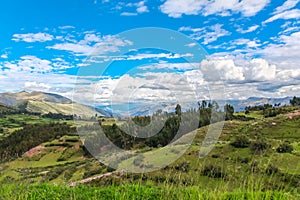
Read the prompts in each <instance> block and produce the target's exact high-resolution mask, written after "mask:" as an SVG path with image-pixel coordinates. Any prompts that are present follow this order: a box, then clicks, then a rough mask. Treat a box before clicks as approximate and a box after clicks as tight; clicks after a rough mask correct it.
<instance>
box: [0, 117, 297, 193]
mask: <svg viewBox="0 0 300 200" xmlns="http://www.w3.org/2000/svg"><path fill="white" fill-rule="evenodd" d="M240 115H241V114H240ZM250 115H252V116H253V117H255V119H254V120H251V121H248V122H241V121H232V122H226V123H225V126H224V129H223V132H222V135H221V137H220V139H219V141H218V143H217V144H216V146H215V148H214V149H213V151H212V152H210V154H209V155H208V156H206V157H205V158H204V159H199V157H198V154H199V150H200V145H201V143H202V141H203V138H204V136H205V134H206V130H207V127H203V128H200V129H199V130H198V131H197V135H196V138H195V140H194V142H193V145H192V146H191V147H190V148H189V149H188V151H187V152H186V153H185V154H184V156H182V157H181V158H179V159H178V160H177V161H176V162H174V163H173V164H171V165H170V166H169V167H167V168H165V169H162V170H159V171H155V172H151V173H147V174H144V175H138V176H132V175H128V176H125V177H114V178H113V180H110V181H108V180H99V181H95V182H94V183H91V184H92V185H107V184H108V183H111V181H113V183H114V184H116V185H119V184H120V183H135V184H138V185H137V186H132V187H133V188H134V187H139V188H140V190H141V193H143V192H145V193H147V194H151V192H150V190H157V188H156V187H155V188H153V187H150V189H149V190H148V188H147V187H146V186H143V185H145V184H146V185H147V184H154V185H156V186H159V187H174V186H172V185H174V184H175V185H177V186H175V187H179V188H180V192H178V193H176V192H175V191H173V190H174V188H173V189H170V190H169V191H168V192H169V193H176V194H174V195H183V194H186V192H187V191H189V190H191V191H189V192H191V193H192V194H193V195H196V196H197V195H198V196H199V195H204V192H203V191H205V190H207V191H209V192H208V193H210V195H214V194H215V193H214V192H213V191H218V192H220V195H219V196H220V197H221V196H222V195H225V196H226V195H231V194H234V195H237V196H236V197H235V199H240V197H241V196H239V195H244V194H246V193H247V195H250V194H252V193H251V192H253V191H261V190H276V189H278V190H283V191H285V192H286V191H288V192H292V193H293V194H294V193H297V192H295V191H297V190H298V189H299V184H298V183H297V181H298V179H297V177H298V175H299V174H300V164H299V163H300V142H299V141H300V140H299V139H300V131H299V130H300V129H299V124H300V118H299V117H298V118H294V119H287V118H286V117H285V116H283V115H281V116H278V117H275V118H266V119H265V118H262V117H261V115H260V114H259V113H257V112H253V113H250ZM241 134H243V135H247V136H248V137H249V138H250V140H251V141H255V140H257V138H260V137H263V138H265V139H266V140H267V141H268V143H269V144H270V145H271V147H270V148H269V149H268V150H267V151H266V152H265V153H263V154H258V155H256V154H253V153H251V151H250V149H249V148H243V149H237V148H234V147H232V146H231V145H229V142H230V141H232V140H234V138H235V136H237V135H241ZM66 139H67V138H66V137H63V138H61V139H58V140H55V141H52V142H50V143H52V144H57V143H69V146H70V147H68V148H62V147H61V146H55V145H54V146H51V147H45V148H44V149H43V150H42V151H41V152H40V153H39V154H37V155H36V156H34V157H32V158H26V157H24V158H20V159H18V160H16V161H13V162H11V163H7V164H5V165H3V166H0V181H1V180H2V181H4V182H9V181H13V182H16V181H17V180H19V182H24V180H26V181H29V182H37V181H42V182H49V181H50V182H52V183H60V184H63V183H69V182H72V181H75V180H80V179H83V178H86V177H89V176H93V175H96V174H102V173H105V172H107V170H108V169H107V168H106V167H105V166H103V165H101V164H99V163H98V162H96V161H95V160H92V159H88V158H83V152H82V150H81V149H78V148H77V149H76V148H75V146H78V145H80V142H79V141H78V142H73V143H72V142H65V140H66ZM283 140H284V141H289V142H290V143H291V144H292V145H293V146H294V149H295V150H294V151H293V153H283V154H280V153H277V152H276V150H275V149H276V148H277V147H278V145H279V144H280V143H281V142H282V141H283ZM48 144H49V143H48ZM43 145H44V146H47V143H45V144H43ZM66 155H67V156H66ZM149 155H151V153H150V152H149ZM164 156H171V155H164ZM61 157H63V158H64V159H63V161H58V159H59V158H61ZM162 158H164V157H162ZM134 159H135V158H131V159H129V160H127V161H124V162H133V160H134ZM147 159H151V156H149V157H147ZM152 159H156V160H157V161H159V159H157V155H154V156H153V158H152ZM184 163H188V166H189V167H188V170H184V169H182V168H180V166H182V164H184ZM123 164H124V163H123ZM125 164H126V163H125ZM210 164H213V165H215V166H220V167H221V169H222V170H223V171H224V173H226V176H225V177H224V178H211V177H208V176H204V175H202V174H201V171H202V170H203V169H204V168H205V166H208V165H210ZM254 164H255V166H254ZM121 165H122V163H121ZM270 165H272V166H275V167H276V168H278V170H279V172H278V173H275V174H271V175H267V174H266V173H265V172H266V169H267V168H268V166H270ZM49 177H50V178H49ZM284 177H287V178H284ZM285 179H286V180H285ZM299 180H300V179H299ZM107 181H108V182H107ZM17 182H18V181H17ZM294 182H295V183H294ZM290 183H292V186H291V187H288V188H286V185H287V184H290ZM108 185H109V184H108ZM195 186H197V187H198V189H195ZM7 187H13V186H7ZM32 187H33V186H32ZM43 187H45V188H46V190H48V189H49V190H51V186H48V185H44V186H43ZM122 187H123V186H119V187H116V188H107V191H106V190H105V189H104V190H103V191H102V192H104V193H110V194H111V195H116V194H115V193H114V191H115V190H120V189H121V188H122ZM199 188H201V189H199ZM297 188H298V189H297ZM81 189H82V190H86V191H85V192H82V195H87V194H90V192H91V191H92V190H93V189H91V190H89V189H88V188H79V189H78V188H77V189H74V190H73V189H68V188H63V187H58V188H55V187H54V188H52V190H54V191H55V190H57V191H61V192H59V193H66V194H68V195H71V194H72V195H73V194H74V195H79V193H80V194H81V192H79V191H80V190H81ZM37 190H38V191H39V190H42V189H41V188H39V187H37ZM181 190H182V191H181ZM228 191H232V192H233V193H229V192H228ZM52 192H53V191H52ZM0 193H1V192H0ZM95 193H97V192H95ZM248 193H249V194H248ZM100 194H101V192H100V193H99V195H100ZM259 194H260V193H253V194H252V195H254V196H252V197H251V198H249V199H257V198H254V197H255V195H259ZM266 194H270V193H268V192H267V193H266ZM280 194H282V195H283V193H280ZM28 195H31V194H28ZM128 195H133V192H132V191H130V193H129V194H128ZM161 197H162V198H163V197H164V196H163V194H161ZM124 198H125V199H126V198H127V199H129V196H128V197H124ZM78 199H80V198H78ZM163 199H164V198H163ZM165 199H166V198H165ZM266 199H268V198H266ZM269 199H271V198H269ZM275 199H276V198H275ZM289 199H291V197H289Z"/></svg>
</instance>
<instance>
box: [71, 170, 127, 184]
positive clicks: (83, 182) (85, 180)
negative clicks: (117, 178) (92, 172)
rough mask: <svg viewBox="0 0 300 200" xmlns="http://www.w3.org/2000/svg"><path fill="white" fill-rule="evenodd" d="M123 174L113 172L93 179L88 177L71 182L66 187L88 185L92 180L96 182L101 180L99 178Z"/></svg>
mask: <svg viewBox="0 0 300 200" xmlns="http://www.w3.org/2000/svg"><path fill="white" fill-rule="evenodd" d="M124 173H125V171H114V172H108V173H105V174H101V175H99V176H93V177H90V178H86V179H82V180H80V181H75V182H72V183H69V184H68V185H69V186H70V187H75V186H76V185H77V184H85V183H89V182H91V181H93V180H97V179H101V178H105V177H109V176H112V175H115V174H117V175H123V174H124Z"/></svg>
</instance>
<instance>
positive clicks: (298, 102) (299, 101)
mask: <svg viewBox="0 0 300 200" xmlns="http://www.w3.org/2000/svg"><path fill="white" fill-rule="evenodd" d="M290 104H291V105H292V106H299V105H300V98H299V97H296V96H294V97H293V99H291V100H290Z"/></svg>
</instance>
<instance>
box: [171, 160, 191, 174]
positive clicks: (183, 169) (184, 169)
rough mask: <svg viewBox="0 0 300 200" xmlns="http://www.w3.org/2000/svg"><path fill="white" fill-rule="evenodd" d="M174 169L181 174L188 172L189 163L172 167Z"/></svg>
mask: <svg viewBox="0 0 300 200" xmlns="http://www.w3.org/2000/svg"><path fill="white" fill-rule="evenodd" d="M174 169H175V170H177V171H181V172H188V171H189V170H190V163H189V162H182V163H179V164H177V165H176V166H175V167H174Z"/></svg>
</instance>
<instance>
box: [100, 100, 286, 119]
mask: <svg viewBox="0 0 300 200" xmlns="http://www.w3.org/2000/svg"><path fill="white" fill-rule="evenodd" d="M290 99H292V97H285V98H260V97H250V98H248V99H246V100H217V102H218V104H219V106H220V108H222V107H223V106H224V105H225V104H230V105H232V106H233V107H234V110H235V111H237V112H239V111H244V110H245V107H246V106H257V105H264V104H271V105H274V104H279V103H280V104H281V105H282V106H283V105H289V104H290ZM201 101H202V100H201ZM201 101H200V102H201ZM176 104H177V103H157V102H156V103H153V104H144V105H143V104H130V105H127V104H124V105H116V106H114V109H112V108H110V107H103V106H99V108H101V110H106V111H107V112H109V113H113V115H114V116H127V115H129V116H146V115H152V114H153V113H155V112H156V111H157V110H159V109H161V110H163V112H164V111H165V112H168V113H171V112H174V111H175V107H176ZM181 106H182V109H183V110H187V109H190V108H197V107H198V104H197V103H185V104H182V105H181Z"/></svg>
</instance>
